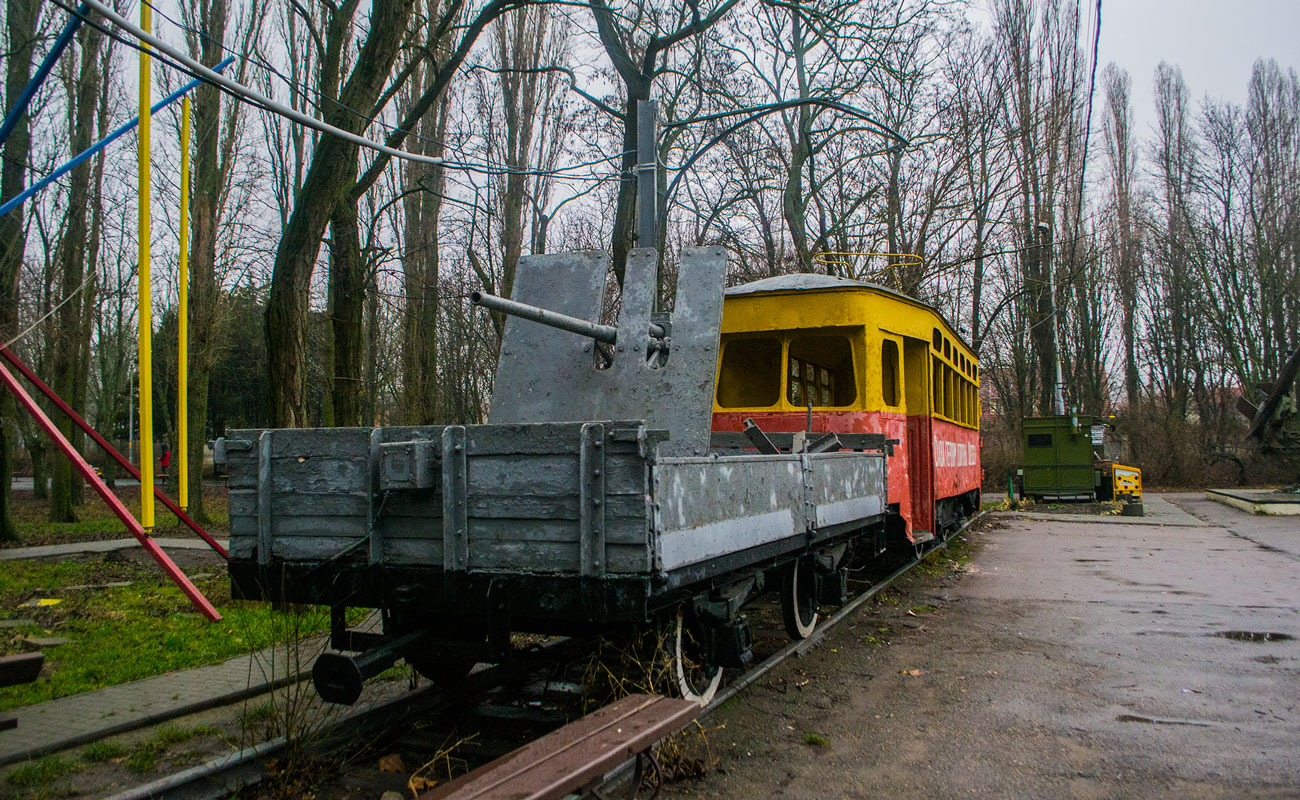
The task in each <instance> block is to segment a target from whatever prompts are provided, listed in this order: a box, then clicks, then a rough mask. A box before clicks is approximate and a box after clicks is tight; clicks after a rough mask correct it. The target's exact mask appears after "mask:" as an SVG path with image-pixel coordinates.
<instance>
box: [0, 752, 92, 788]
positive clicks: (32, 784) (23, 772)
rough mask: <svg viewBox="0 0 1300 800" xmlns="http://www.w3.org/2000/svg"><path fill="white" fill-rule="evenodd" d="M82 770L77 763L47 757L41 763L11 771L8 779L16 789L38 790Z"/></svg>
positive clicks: (55, 757)
mask: <svg viewBox="0 0 1300 800" xmlns="http://www.w3.org/2000/svg"><path fill="white" fill-rule="evenodd" d="M80 769H81V766H80V765H79V764H77V763H75V762H72V761H65V760H64V759H62V758H59V757H58V756H46V757H45V758H42V759H41V760H40V761H33V762H31V763H28V764H23V765H22V766H21V767H18V768H16V769H13V770H10V771H9V775H8V776H7V777H6V779H7V780H8V782H9V784H10V785H11V786H13V787H14V788H16V789H36V788H39V787H41V786H44V785H46V784H47V783H50V782H52V781H54V780H57V779H58V778H61V777H63V776H64V775H70V774H72V773H74V772H76V771H78V770H80Z"/></svg>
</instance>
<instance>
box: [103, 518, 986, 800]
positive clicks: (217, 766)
mask: <svg viewBox="0 0 1300 800" xmlns="http://www.w3.org/2000/svg"><path fill="white" fill-rule="evenodd" d="M984 515H985V514H984V512H980V513H978V514H976V515H975V516H973V517H971V518H970V519H969V520H967V521H966V522H965V523H964V524H963V525H962V526H961V527H960V528H958V529H957V530H956V531H954V532H953V533H952V534H950V535H949V536H948V537H946V538H944V539H941V540H936V541H934V542H932V543H931V544H929V545H928V546H925V549H923V550H922V549H921V548H917V550H918V552H917V553H916V554H915V556H914V557H912V558H909V559H907V560H906V561H905V563H902V564H898V565H897V566H896V567H895V568H893V569H892V571H887V569H888V568H886V570H882V572H884V573H885V574H883V575H881V576H868V578H867V580H868V582H869V585H868V586H867V587H866V588H865V589H864V590H863V591H861V592H859V593H858V594H857V595H856V596H854V598H853V599H852V600H850V601H849V602H847V603H845V604H844V605H843V606H841V607H840V608H839V610H837V611H836V612H835V613H834V614H832V615H831V616H829V617H827V618H825V619H823V620H822V621H821V622H820V623H819V624H818V625H817V627H816V628H815V629H814V631H813V633H812V634H811V635H810V636H808V637H807V638H805V639H802V640H798V641H794V642H789V643H787V644H784V645H783V646H780V647H779V648H778V649H776V650H775V651H774V652H771V653H769V654H768V655H767V657H766V658H764V659H763V660H762V661H760V662H759V663H757V664H755V665H754V666H752V667H750V668H749V669H747V670H745V671H744V672H742V673H740V674H739V675H737V676H735V677H734V678H732V679H731V680H730V681H729V682H727V683H726V684H725V685H723V686H722V688H721V689H719V691H718V693H717V694H716V696H715V697H714V698H713V700H712V701H711V702H710V703H709V704H708V705H707V706H706V707H705V709H704V711H703V712H702V714H701V716H702V717H704V716H707V715H708V714H709V713H711V712H712V711H714V710H716V709H717V708H719V707H721V706H722V705H723V704H724V703H726V702H727V701H728V700H730V699H731V698H732V697H734V696H736V695H737V694H738V693H740V692H742V691H744V690H745V689H746V688H747V687H749V686H751V685H753V684H754V683H755V682H756V681H758V680H759V679H760V678H762V677H763V676H764V675H766V674H767V673H769V672H770V671H771V670H772V669H774V668H775V667H776V666H778V665H779V664H781V663H782V662H784V661H785V660H786V659H788V658H790V657H791V656H798V655H802V654H803V653H806V652H808V651H810V650H811V649H813V648H814V647H816V646H817V645H818V644H819V643H820V642H821V641H822V640H823V639H824V638H825V636H826V635H827V634H828V633H829V632H830V631H831V629H833V628H834V627H835V625H836V624H837V623H839V622H840V621H842V620H844V619H845V618H847V617H849V616H850V615H852V614H853V613H854V612H855V611H857V610H858V609H859V608H861V607H862V606H863V605H864V604H865V603H867V602H868V601H870V600H871V599H872V598H873V597H875V596H876V595H878V594H879V593H880V592H882V591H884V590H886V589H888V588H889V587H891V586H892V585H894V584H895V583H896V582H897V581H898V580H899V579H900V578H902V577H903V576H904V575H906V574H907V573H908V572H910V571H911V570H912V569H913V568H914V567H916V566H917V565H918V564H920V563H921V562H922V561H924V560H925V559H926V558H927V557H929V556H930V555H932V554H934V553H935V552H938V551H939V550H941V549H943V548H945V547H947V545H948V543H949V542H950V541H952V539H953V538H955V537H956V536H959V535H961V534H962V533H964V532H965V531H967V530H968V529H969V528H970V527H971V526H972V525H973V524H975V523H976V522H978V521H979V520H980V519H982V518H983V517H984ZM777 627H779V622H778V623H777ZM592 652H594V643H593V642H591V641H589V640H581V639H555V640H552V641H550V642H548V643H546V644H544V645H541V646H540V647H538V648H535V649H534V650H533V651H532V652H528V653H525V655H524V656H523V657H522V658H520V659H517V660H514V661H511V662H508V663H505V664H498V665H492V666H488V667H485V668H482V669H479V670H477V671H475V672H474V673H473V674H472V675H471V676H470V678H468V679H467V681H466V683H465V685H464V686H463V687H462V688H461V689H460V690H459V691H458V692H457V696H456V697H455V698H447V697H444V696H443V693H442V692H440V691H439V690H438V689H437V688H436V687H434V686H433V685H430V684H425V685H424V686H421V687H419V688H417V689H415V690H414V691H412V692H407V693H403V694H401V695H399V696H397V697H394V698H391V699H387V700H384V701H381V702H379V703H376V704H373V705H370V706H366V707H361V708H356V709H349V711H348V712H346V713H345V714H344V715H343V716H342V717H341V718H340V719H338V720H337V721H336V722H335V723H334V724H333V725H332V726H331V727H330V729H329V730H328V731H326V732H324V734H323V735H322V736H321V737H320V738H319V740H318V741H316V742H315V743H314V744H313V753H314V754H315V755H316V757H318V758H320V759H323V760H329V759H331V758H337V757H338V756H340V754H342V753H344V752H345V751H347V750H349V749H350V748H354V747H355V745H356V743H357V742H373V741H383V740H385V739H387V740H389V741H390V742H391V743H394V744H397V745H400V747H401V748H405V749H407V750H408V751H410V750H413V751H415V752H416V753H418V752H420V751H421V750H424V751H426V752H433V751H435V750H436V749H437V747H439V742H442V743H445V742H446V741H447V738H448V737H447V734H446V731H447V726H445V725H444V726H440V727H439V729H438V730H439V731H441V732H440V733H435V732H433V731H426V732H424V733H422V734H416V735H414V736H412V735H411V734H410V733H409V732H410V731H412V730H415V729H416V728H417V727H418V723H428V722H430V721H432V720H451V718H452V717H456V716H458V715H462V714H465V713H466V709H471V708H477V709H480V710H482V713H481V714H480V719H482V717H488V718H495V719H496V720H497V723H498V725H500V726H506V727H509V726H528V725H532V726H534V727H538V728H540V732H539V733H538V734H537V735H541V734H543V733H545V732H547V731H548V730H549V729H552V728H554V727H556V726H557V724H559V723H562V722H563V719H560V718H559V717H562V716H563V715H564V714H565V712H564V711H560V710H557V709H556V708H554V707H553V704H552V705H548V704H546V703H545V702H543V701H544V695H545V696H549V697H551V698H554V697H555V695H556V694H557V693H556V692H555V691H551V692H549V693H548V692H546V689H547V688H548V687H549V688H551V689H558V690H559V692H558V693H559V694H564V693H565V691H566V690H570V689H572V688H573V684H572V683H571V682H568V681H565V680H563V679H562V678H561V679H558V680H556V679H554V676H555V669H556V667H557V665H562V664H565V663H570V664H572V663H576V662H578V661H580V660H582V658H583V656H584V655H589V654H590V653H592ZM543 676H545V677H543ZM530 684H531V686H529V685H530ZM538 685H540V686H541V688H542V694H536V695H534V694H530V693H529V692H530V691H532V692H534V693H535V692H536V690H537V687H538ZM507 687H516V688H514V689H508V688H507ZM519 687H527V688H524V689H520V688H519ZM512 703H514V704H515V705H513V706H512ZM511 708H517V709H520V710H519V711H518V712H514V713H512V712H510V709H511ZM587 710H588V711H589V710H590V709H587ZM580 711H581V709H573V710H572V711H570V712H569V713H575V712H580ZM508 717H513V719H506V718H508ZM452 724H453V725H454V722H453V723H452ZM396 731H407V732H408V733H407V734H405V735H396V736H394V732H396ZM511 733H512V734H517V733H518V730H517V729H516V730H513V731H511ZM520 743H521V742H517V741H516V742H505V743H496V746H495V749H492V746H493V743H491V742H483V741H479V742H478V743H477V744H478V746H479V748H480V750H481V752H480V753H479V754H478V758H476V759H475V760H482V761H487V760H490V759H491V758H492V757H495V756H496V755H500V754H503V753H504V752H509V751H510V750H512V749H514V747H516V746H518V745H519V744H520ZM289 744H290V743H289V742H288V741H287V740H286V739H284V738H283V737H281V738H277V739H273V740H270V741H267V742H264V743H261V744H258V745H255V746H252V747H249V748H246V749H243V750H240V751H238V752H234V753H230V754H228V755H225V756H222V757H220V758H216V759H213V760H211V761H208V762H206V763H203V764H199V765H197V766H194V767H190V768H188V769H184V770H181V771H179V772H176V773H173V774H171V775H167V776H164V777H162V778H160V779H157V780H155V781H151V782H149V783H146V784H143V785H140V786H137V787H134V788H132V789H129V790H127V791H124V792H121V793H119V794H117V795H113V796H112V797H111V798H110V799H109V800H147V799H148V798H158V797H166V798H169V800H171V799H173V798H174V799H175V800H217V798H227V797H230V796H231V792H232V791H235V790H236V789H238V788H239V787H245V788H247V787H251V786H255V785H258V784H260V783H261V782H263V781H264V780H266V779H267V777H268V775H270V774H271V773H270V772H269V771H268V768H267V764H269V763H272V762H274V761H275V760H276V759H278V758H281V757H283V756H284V755H285V753H286V752H287V751H288V749H289ZM485 747H486V749H483V748H485ZM386 749H389V748H386ZM399 749H400V748H399ZM408 766H409V765H408ZM631 774H632V763H631V762H628V763H627V764H625V765H624V766H623V767H622V768H620V769H619V770H616V771H615V772H614V773H611V775H610V776H609V778H608V780H607V782H606V786H605V787H604V788H610V787H613V786H617V785H618V784H620V783H626V781H628V780H629V779H630V777H631ZM378 794H379V792H378V791H376V792H375V796H378ZM323 796H328V795H323Z"/></svg>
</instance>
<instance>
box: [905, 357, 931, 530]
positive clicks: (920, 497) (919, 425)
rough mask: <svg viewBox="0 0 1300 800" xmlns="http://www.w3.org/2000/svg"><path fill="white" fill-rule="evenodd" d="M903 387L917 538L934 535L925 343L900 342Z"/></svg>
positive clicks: (908, 460) (908, 461)
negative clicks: (919, 535) (918, 535)
mask: <svg viewBox="0 0 1300 800" xmlns="http://www.w3.org/2000/svg"><path fill="white" fill-rule="evenodd" d="M903 386H904V402H905V403H906V404H907V473H908V484H909V485H910V491H911V498H910V499H911V501H912V535H913V537H917V534H919V533H933V532H934V436H933V432H932V417H931V416H930V343H929V342H928V341H926V340H925V339H912V338H905V339H903ZM917 538H926V537H917Z"/></svg>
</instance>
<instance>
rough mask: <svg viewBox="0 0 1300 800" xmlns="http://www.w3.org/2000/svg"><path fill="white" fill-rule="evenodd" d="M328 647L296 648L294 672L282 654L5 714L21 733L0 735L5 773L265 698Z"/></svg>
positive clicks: (274, 651)
mask: <svg viewBox="0 0 1300 800" xmlns="http://www.w3.org/2000/svg"><path fill="white" fill-rule="evenodd" d="M132 541H134V540H132ZM324 644H325V637H323V636H322V637H313V638H311V639H308V640H306V641H305V642H304V643H303V644H302V645H301V646H300V647H299V648H298V659H299V661H298V664H297V665H296V667H297V668H296V669H291V668H290V667H291V666H293V665H292V664H291V660H290V655H289V652H288V649H287V648H286V647H284V646H279V647H273V648H268V649H267V650H263V651H262V652H260V653H257V654H254V655H244V656H238V657H236V658H232V659H230V660H229V661H225V662H223V663H220V664H212V665H209V666H206V667H198V668H197V669H189V670H180V671H177V672H169V673H167V674H166V675H159V676H157V677H154V678H145V679H144V680H139V681H132V682H131V683H122V684H118V685H117V686H110V687H108V688H106V689H100V690H99V691H97V692H86V693H85V694H77V695H71V696H69V697H60V698H59V699H57V700H50V701H48V702H45V703H39V704H37V705H32V706H26V707H24V708H16V709H13V710H10V711H0V717H15V718H17V720H18V727H17V728H16V729H13V730H9V731H0V765H4V764H12V763H14V762H16V761H22V760H25V759H28V758H38V757H40V756H42V755H45V754H46V753H53V752H57V751H59V750H64V749H67V748H69V747H75V746H77V745H81V744H86V743H88V742H93V741H96V740H99V739H102V738H104V737H106V736H113V735H115V734H119V733H125V732H126V731H130V730H135V729H137V728H143V727H145V726H147V725H153V724H156V723H158V722H162V721H164V720H167V719H173V718H175V717H179V716H184V715H186V714H193V713H195V712H198V711H203V710H204V709H208V708H213V707H215V706H219V705H225V704H229V703H234V702H237V701H239V700H241V699H243V698H246V697H253V696H255V695H258V694H262V693H263V692H267V691H270V690H271V689H274V688H276V687H278V686H283V685H285V684H286V683H289V682H290V681H291V680H297V679H299V678H302V677H305V676H306V675H308V674H310V673H311V668H312V665H313V664H314V663H316V656H317V655H318V654H319V653H320V652H321V651H322V649H323V647H324Z"/></svg>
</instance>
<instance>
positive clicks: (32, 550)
mask: <svg viewBox="0 0 1300 800" xmlns="http://www.w3.org/2000/svg"><path fill="white" fill-rule="evenodd" d="M154 541H155V542H157V543H158V546H159V547H161V548H162V549H164V550H172V549H179V550H207V549H209V548H208V543H207V542H205V541H203V540H202V539H199V538H197V537H196V538H194V539H154ZM217 542H219V543H220V544H221V546H222V547H226V546H227V542H226V540H224V539H217ZM139 546H140V543H139V542H137V541H136V540H135V539H134V538H126V539H105V540H103V541H99V542H70V543H68V544H47V545H42V546H40V547H10V548H7V549H4V550H0V561H22V560H26V559H31V558H54V557H57V556H76V555H82V554H85V553H108V552H112V551H113V550H128V549H130V548H132V547H139Z"/></svg>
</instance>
